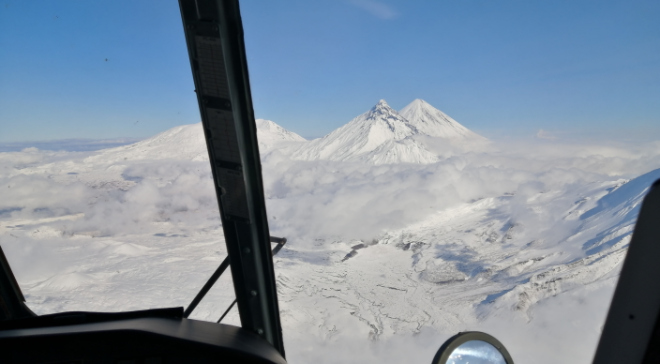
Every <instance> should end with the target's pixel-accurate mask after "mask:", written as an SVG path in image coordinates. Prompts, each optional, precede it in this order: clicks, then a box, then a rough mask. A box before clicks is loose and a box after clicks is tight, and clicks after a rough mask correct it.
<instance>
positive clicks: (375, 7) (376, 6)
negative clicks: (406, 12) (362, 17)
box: [350, 0, 398, 20]
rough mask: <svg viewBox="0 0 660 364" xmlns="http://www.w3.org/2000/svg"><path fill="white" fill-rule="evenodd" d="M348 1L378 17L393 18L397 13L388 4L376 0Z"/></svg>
mask: <svg viewBox="0 0 660 364" xmlns="http://www.w3.org/2000/svg"><path fill="white" fill-rule="evenodd" d="M350 3H351V4H353V5H354V6H357V7H359V8H361V9H363V10H365V11H366V12H368V13H369V14H371V15H373V16H375V17H376V18H378V19H383V20H387V19H393V18H396V17H397V16H398V13H397V12H396V11H395V10H394V8H393V7H391V6H390V5H387V4H384V3H382V2H380V1H376V0H350Z"/></svg>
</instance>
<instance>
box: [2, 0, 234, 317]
mask: <svg viewBox="0 0 660 364" xmlns="http://www.w3.org/2000/svg"><path fill="white" fill-rule="evenodd" d="M0 17H1V19H2V20H0V24H1V25H0V33H1V34H0V44H2V48H3V51H2V54H3V56H2V57H0V69H1V70H2V71H1V72H0V78H1V79H2V81H1V82H0V120H1V121H0V122H1V123H2V132H1V133H0V143H1V144H0V151H1V153H0V184H1V185H2V189H0V191H1V192H0V193H1V194H2V195H1V196H2V198H0V221H1V222H0V239H1V244H2V248H3V250H4V251H5V252H6V255H7V257H8V259H9V261H10V262H11V264H12V268H13V270H14V272H15V275H16V276H17V279H18V281H19V282H20V285H21V288H22V290H23V292H24V294H25V298H26V301H27V302H26V303H27V305H28V306H29V307H30V308H31V309H32V310H33V311H35V312H36V313H37V314H47V313H55V312H63V311H127V310H139V309H147V308H157V307H173V306H184V307H186V306H187V305H188V304H189V303H190V301H191V300H192V299H193V297H194V296H195V294H196V293H197V292H198V291H199V289H200V288H201V287H202V286H203V284H204V283H205V282H206V280H207V279H208V277H209V276H210V275H211V273H213V271H214V270H215V269H216V268H217V267H218V265H220V263H221V262H222V261H223V260H224V259H225V258H226V255H227V254H226V248H225V244H224V237H223V233H222V228H221V224H220V218H219V213H218V206H217V202H216V201H217V200H216V197H215V191H214V188H213V179H212V177H211V170H210V166H209V162H208V153H207V151H206V144H205V140H204V134H203V130H202V127H201V124H200V123H199V121H200V119H199V111H198V107H197V100H196V97H195V93H194V88H195V87H194V85H193V82H192V77H191V75H190V64H189V60H188V56H187V51H186V45H185V40H184V36H183V32H182V27H181V15H180V12H179V8H178V4H177V3H176V2H170V3H168V4H164V3H163V4H158V5H156V4H155V3H146V2H145V3H141V4H132V3H130V2H97V3H94V4H92V3H84V2H70V1H51V2H47V3H43V4H36V3H22V2H9V3H7V4H3V5H2V8H1V10H0ZM233 300H234V291H233V288H232V282H231V275H230V274H225V275H224V276H223V277H222V278H221V279H220V281H219V282H218V283H217V284H216V285H215V287H214V288H213V289H212V290H211V292H210V293H209V294H208V296H207V298H206V300H205V301H204V302H202V303H201V304H200V306H199V307H198V308H197V310H196V311H195V312H194V313H193V315H192V316H191V317H192V318H198V319H208V320H212V321H216V320H217V319H218V318H219V317H220V315H221V314H222V313H223V311H224V309H225V308H226V307H227V306H228V305H229V304H230V303H231V302H232V301H233ZM237 318H238V317H237V315H236V313H235V312H231V313H230V314H229V316H228V317H227V318H226V319H225V321H226V322H230V323H231V322H236V323H237V322H238V321H237Z"/></svg>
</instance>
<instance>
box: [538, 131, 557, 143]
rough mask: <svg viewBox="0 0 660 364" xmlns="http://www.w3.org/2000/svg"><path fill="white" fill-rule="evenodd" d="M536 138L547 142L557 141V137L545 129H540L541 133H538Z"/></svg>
mask: <svg viewBox="0 0 660 364" xmlns="http://www.w3.org/2000/svg"><path fill="white" fill-rule="evenodd" d="M536 137H537V138H539V139H546V140H555V139H557V137H556V136H555V135H554V134H553V133H551V132H549V131H547V130H543V129H539V131H538V132H536Z"/></svg>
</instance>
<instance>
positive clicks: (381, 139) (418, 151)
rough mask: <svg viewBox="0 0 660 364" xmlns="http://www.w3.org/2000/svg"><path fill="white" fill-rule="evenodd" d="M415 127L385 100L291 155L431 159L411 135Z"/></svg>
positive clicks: (384, 160) (368, 159)
mask: <svg viewBox="0 0 660 364" xmlns="http://www.w3.org/2000/svg"><path fill="white" fill-rule="evenodd" d="M418 134H419V131H418V130H417V128H416V127H415V126H414V125H412V124H411V123H409V122H408V120H406V119H405V118H404V117H402V116H401V115H399V113H398V112H396V111H395V110H393V109H392V108H391V107H390V106H389V105H388V104H387V102H385V100H380V101H379V102H378V103H377V104H376V106H374V107H373V108H372V109H371V110H369V111H368V112H366V113H364V114H362V115H360V116H358V117H356V118H355V119H353V120H351V121H350V122H349V123H348V124H346V125H344V126H342V127H340V128H339V129H337V130H335V131H333V132H332V133H330V134H328V135H326V136H324V137H323V138H320V139H315V140H312V141H310V142H309V143H306V144H305V145H303V146H302V147H301V148H300V149H298V150H297V151H296V152H295V153H294V154H293V158H295V159H302V160H318V159H329V160H336V161H362V162H369V163H373V164H383V163H396V162H407V163H432V162H434V161H436V160H437V158H436V156H435V155H434V154H433V153H431V152H429V151H428V150H427V149H426V148H425V147H424V146H423V145H422V144H421V143H419V142H417V141H415V140H414V139H413V138H412V137H413V136H415V135H418Z"/></svg>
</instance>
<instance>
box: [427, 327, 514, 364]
mask: <svg viewBox="0 0 660 364" xmlns="http://www.w3.org/2000/svg"><path fill="white" fill-rule="evenodd" d="M433 364H513V359H511V355H509V352H508V351H506V349H505V348H504V345H502V343H501V342H499V341H498V340H497V339H495V338H494V337H492V336H490V335H488V334H485V333H483V332H476V331H471V332H461V333H459V334H457V335H455V336H453V337H451V338H449V340H447V341H446V342H445V343H444V344H442V347H440V350H438V353H437V354H435V358H433Z"/></svg>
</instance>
